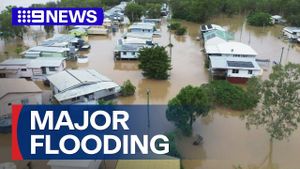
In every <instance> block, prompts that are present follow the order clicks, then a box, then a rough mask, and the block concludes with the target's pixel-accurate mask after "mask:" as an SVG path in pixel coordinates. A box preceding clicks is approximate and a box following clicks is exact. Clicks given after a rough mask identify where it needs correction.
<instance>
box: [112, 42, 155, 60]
mask: <svg viewBox="0 0 300 169" xmlns="http://www.w3.org/2000/svg"><path fill="white" fill-rule="evenodd" d="M153 45H154V44H153V42H152V39H151V40H150V39H141V38H130V37H126V38H123V39H119V40H118V43H117V46H116V48H115V51H114V56H115V58H116V59H137V58H138V51H139V50H140V49H141V48H144V47H150V46H153Z"/></svg>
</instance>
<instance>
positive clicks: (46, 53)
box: [21, 46, 77, 59]
mask: <svg viewBox="0 0 300 169" xmlns="http://www.w3.org/2000/svg"><path fill="white" fill-rule="evenodd" d="M21 54H22V55H23V56H24V57H25V58H31V59H34V58H38V57H62V58H66V59H75V58H76V57H77V52H76V50H75V48H73V49H71V48H65V47H51V46H35V47H32V48H29V49H28V50H26V51H24V52H22V53H21Z"/></svg>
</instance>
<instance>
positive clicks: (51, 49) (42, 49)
mask: <svg viewBox="0 0 300 169" xmlns="http://www.w3.org/2000/svg"><path fill="white" fill-rule="evenodd" d="M69 50H70V49H69V48H62V47H48V46H35V47H32V48H30V49H28V50H27V51H26V52H32V51H37V52H54V53H62V52H66V51H69Z"/></svg>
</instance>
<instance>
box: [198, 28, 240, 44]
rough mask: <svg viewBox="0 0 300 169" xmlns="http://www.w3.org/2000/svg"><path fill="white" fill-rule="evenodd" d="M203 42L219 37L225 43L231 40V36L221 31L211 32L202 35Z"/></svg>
mask: <svg viewBox="0 0 300 169" xmlns="http://www.w3.org/2000/svg"><path fill="white" fill-rule="evenodd" d="M203 37H204V40H205V41H207V40H210V39H212V38H215V37H219V38H221V39H224V40H225V41H229V40H233V39H234V38H233V35H232V34H231V33H229V32H227V31H222V30H212V31H209V32H206V33H204V34H203Z"/></svg>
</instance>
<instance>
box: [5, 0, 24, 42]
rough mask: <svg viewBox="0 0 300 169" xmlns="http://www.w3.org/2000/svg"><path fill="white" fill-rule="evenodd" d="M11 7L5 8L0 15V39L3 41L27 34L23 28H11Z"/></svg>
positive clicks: (21, 37)
mask: <svg viewBox="0 0 300 169" xmlns="http://www.w3.org/2000/svg"><path fill="white" fill-rule="evenodd" d="M11 9H12V6H8V7H6V9H4V10H3V11H2V12H1V14H0V37H1V38H3V39H9V38H20V39H23V34H24V33H26V32H27V28H26V27H25V26H13V25H12V22H11V20H12V18H11Z"/></svg>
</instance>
